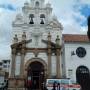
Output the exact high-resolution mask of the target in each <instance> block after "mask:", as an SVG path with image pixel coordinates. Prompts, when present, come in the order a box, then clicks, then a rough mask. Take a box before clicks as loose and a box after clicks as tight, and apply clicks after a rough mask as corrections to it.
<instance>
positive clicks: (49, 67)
mask: <svg viewBox="0 0 90 90" xmlns="http://www.w3.org/2000/svg"><path fill="white" fill-rule="evenodd" d="M50 77H51V35H50V33H48V78H50Z"/></svg>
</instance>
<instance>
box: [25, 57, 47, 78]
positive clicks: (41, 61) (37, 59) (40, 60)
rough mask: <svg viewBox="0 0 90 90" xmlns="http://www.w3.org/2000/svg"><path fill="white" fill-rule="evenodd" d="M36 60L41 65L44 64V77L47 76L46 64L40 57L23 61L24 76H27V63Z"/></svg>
mask: <svg viewBox="0 0 90 90" xmlns="http://www.w3.org/2000/svg"><path fill="white" fill-rule="evenodd" d="M36 61H37V62H40V63H42V65H43V66H44V70H45V77H47V64H46V62H45V61H44V60H42V59H41V58H32V59H30V60H28V61H27V62H26V63H25V70H24V76H25V77H27V69H28V67H29V65H30V64H31V63H33V62H36Z"/></svg>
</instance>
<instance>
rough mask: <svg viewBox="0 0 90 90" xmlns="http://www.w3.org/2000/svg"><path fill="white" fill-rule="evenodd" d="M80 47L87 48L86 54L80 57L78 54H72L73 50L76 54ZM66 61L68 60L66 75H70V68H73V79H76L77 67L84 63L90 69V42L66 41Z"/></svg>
mask: <svg viewBox="0 0 90 90" xmlns="http://www.w3.org/2000/svg"><path fill="white" fill-rule="evenodd" d="M78 47H84V48H85V49H86V52H87V54H86V56H85V57H84V58H79V57H78V56H77V55H74V56H71V51H74V52H75V54H76V49H77V48H78ZM65 62H66V76H67V77H69V76H68V69H72V70H73V72H72V73H73V74H72V79H73V80H75V81H76V69H77V67H79V66H81V65H84V66H86V67H88V68H89V70H90V43H68V44H66V43H65Z"/></svg>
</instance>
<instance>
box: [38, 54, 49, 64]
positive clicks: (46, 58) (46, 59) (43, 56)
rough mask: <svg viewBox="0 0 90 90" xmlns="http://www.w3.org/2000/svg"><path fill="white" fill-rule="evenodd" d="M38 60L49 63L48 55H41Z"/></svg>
mask: <svg viewBox="0 0 90 90" xmlns="http://www.w3.org/2000/svg"><path fill="white" fill-rule="evenodd" d="M38 58H41V59H42V60H44V61H45V62H46V63H48V57H47V53H39V55H38Z"/></svg>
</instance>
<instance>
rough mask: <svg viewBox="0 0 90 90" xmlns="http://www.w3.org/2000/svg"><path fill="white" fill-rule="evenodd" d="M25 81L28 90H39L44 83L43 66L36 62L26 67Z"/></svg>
mask: <svg viewBox="0 0 90 90" xmlns="http://www.w3.org/2000/svg"><path fill="white" fill-rule="evenodd" d="M27 72H28V73H27V81H28V87H29V89H30V88H31V89H33V90H41V89H42V88H43V83H44V66H43V64H42V63H40V62H38V61H34V62H32V63H31V64H30V65H29V66H28V71H27Z"/></svg>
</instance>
